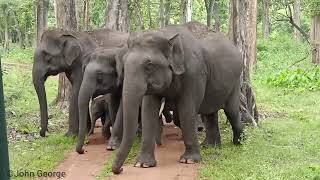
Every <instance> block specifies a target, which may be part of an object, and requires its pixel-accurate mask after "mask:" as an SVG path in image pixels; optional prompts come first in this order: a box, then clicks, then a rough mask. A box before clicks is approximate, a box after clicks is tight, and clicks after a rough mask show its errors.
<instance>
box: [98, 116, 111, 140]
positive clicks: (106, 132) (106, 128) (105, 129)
mask: <svg viewBox="0 0 320 180" xmlns="http://www.w3.org/2000/svg"><path fill="white" fill-rule="evenodd" d="M106 114H107V113H103V115H102V116H101V117H100V119H101V123H102V135H103V137H105V138H107V139H109V138H110V137H111V132H110V127H111V126H112V124H111V121H110V119H109V118H108V117H107V115H106Z"/></svg>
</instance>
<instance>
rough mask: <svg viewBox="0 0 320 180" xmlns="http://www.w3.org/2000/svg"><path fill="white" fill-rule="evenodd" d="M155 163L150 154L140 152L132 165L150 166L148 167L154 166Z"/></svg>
mask: <svg viewBox="0 0 320 180" xmlns="http://www.w3.org/2000/svg"><path fill="white" fill-rule="evenodd" d="M156 165H157V162H156V160H155V159H154V157H153V156H152V155H150V154H140V155H139V156H138V157H137V159H136V163H135V164H134V167H139V168H150V167H155V166H156Z"/></svg>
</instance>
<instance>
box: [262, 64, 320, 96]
mask: <svg viewBox="0 0 320 180" xmlns="http://www.w3.org/2000/svg"><path fill="white" fill-rule="evenodd" d="M267 82H268V83H269V84H271V85H274V86H277V87H285V88H288V89H298V90H300V91H305V90H311V91H312V90H320V68H319V67H315V68H313V69H311V70H309V69H306V70H305V69H302V68H295V69H288V70H284V71H281V72H280V73H278V74H275V75H273V76H271V77H269V78H268V80H267Z"/></svg>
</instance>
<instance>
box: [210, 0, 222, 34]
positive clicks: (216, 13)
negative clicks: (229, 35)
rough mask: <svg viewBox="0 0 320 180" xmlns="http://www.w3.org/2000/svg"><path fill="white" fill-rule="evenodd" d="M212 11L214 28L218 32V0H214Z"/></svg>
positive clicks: (219, 25)
mask: <svg viewBox="0 0 320 180" xmlns="http://www.w3.org/2000/svg"><path fill="white" fill-rule="evenodd" d="M212 13H213V18H214V30H215V31H216V32H220V28H221V20H220V7H219V0H214V2H213V12H212Z"/></svg>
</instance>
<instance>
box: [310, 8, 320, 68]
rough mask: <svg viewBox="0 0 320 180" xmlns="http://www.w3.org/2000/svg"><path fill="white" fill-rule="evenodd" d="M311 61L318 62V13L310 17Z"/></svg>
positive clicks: (319, 51)
mask: <svg viewBox="0 0 320 180" xmlns="http://www.w3.org/2000/svg"><path fill="white" fill-rule="evenodd" d="M311 44H312V62H313V63H315V64H320V14H319V15H314V16H313V17H312V23H311Z"/></svg>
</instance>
